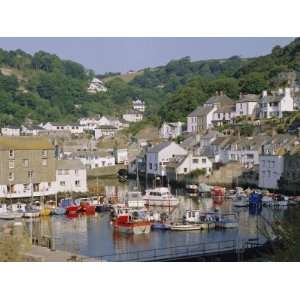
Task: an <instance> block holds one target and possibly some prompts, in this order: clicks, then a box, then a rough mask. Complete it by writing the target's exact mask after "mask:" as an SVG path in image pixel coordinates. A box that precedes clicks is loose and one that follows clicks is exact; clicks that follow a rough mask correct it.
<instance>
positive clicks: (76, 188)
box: [56, 159, 88, 193]
mask: <svg viewBox="0 0 300 300" xmlns="http://www.w3.org/2000/svg"><path fill="white" fill-rule="evenodd" d="M56 182H57V191H58V192H81V193H85V192H87V190H88V189H87V175H86V169H85V166H84V165H83V164H82V162H81V161H80V160H71V159H69V160H57V161H56Z"/></svg>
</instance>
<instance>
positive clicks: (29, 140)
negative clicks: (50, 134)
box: [0, 136, 54, 150]
mask: <svg viewBox="0 0 300 300" xmlns="http://www.w3.org/2000/svg"><path fill="white" fill-rule="evenodd" d="M52 149H54V146H53V145H52V144H51V143H50V141H49V139H48V138H47V137H28V136H18V137H7V136H0V150H52Z"/></svg>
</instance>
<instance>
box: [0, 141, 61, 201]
mask: <svg viewBox="0 0 300 300" xmlns="http://www.w3.org/2000/svg"><path fill="white" fill-rule="evenodd" d="M55 181H56V179H55V155H54V146H53V145H52V144H51V143H50V142H49V140H48V138H46V137H25V136H20V137H4V136H2V137H0V197H1V198H26V197H28V198H29V197H32V196H33V197H35V196H37V197H40V196H48V195H53V194H55V193H56V182H55Z"/></svg>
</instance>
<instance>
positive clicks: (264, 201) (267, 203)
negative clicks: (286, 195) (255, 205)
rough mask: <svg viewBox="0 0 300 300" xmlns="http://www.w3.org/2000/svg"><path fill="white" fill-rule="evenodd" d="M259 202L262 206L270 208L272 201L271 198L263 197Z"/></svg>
mask: <svg viewBox="0 0 300 300" xmlns="http://www.w3.org/2000/svg"><path fill="white" fill-rule="evenodd" d="M261 202H262V204H263V205H264V206H272V205H273V202H274V201H273V198H272V197H271V196H263V197H262V199H261Z"/></svg>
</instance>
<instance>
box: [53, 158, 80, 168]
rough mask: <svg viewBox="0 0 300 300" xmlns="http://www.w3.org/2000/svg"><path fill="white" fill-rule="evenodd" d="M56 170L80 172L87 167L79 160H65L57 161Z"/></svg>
mask: <svg viewBox="0 0 300 300" xmlns="http://www.w3.org/2000/svg"><path fill="white" fill-rule="evenodd" d="M56 169H61V170H79V169H85V166H84V165H83V163H82V162H81V161H80V160H79V159H64V160H57V161H56Z"/></svg>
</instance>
